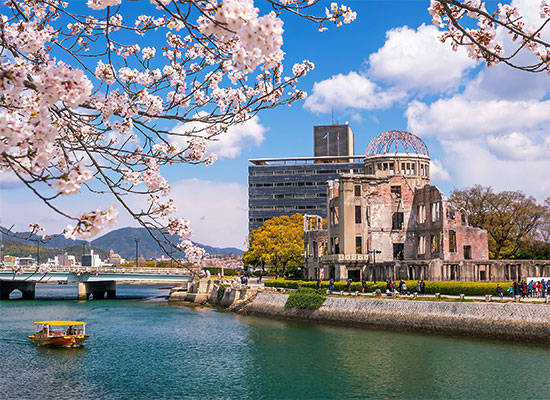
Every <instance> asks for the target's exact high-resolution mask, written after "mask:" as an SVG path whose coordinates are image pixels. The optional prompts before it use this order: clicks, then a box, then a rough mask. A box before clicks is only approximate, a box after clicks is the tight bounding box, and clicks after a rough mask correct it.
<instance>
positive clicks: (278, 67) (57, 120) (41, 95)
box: [0, 0, 356, 261]
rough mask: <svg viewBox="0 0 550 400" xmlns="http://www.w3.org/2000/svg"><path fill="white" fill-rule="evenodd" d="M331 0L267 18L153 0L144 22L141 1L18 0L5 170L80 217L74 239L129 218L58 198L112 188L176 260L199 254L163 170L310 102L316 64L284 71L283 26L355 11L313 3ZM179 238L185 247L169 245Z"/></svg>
mask: <svg viewBox="0 0 550 400" xmlns="http://www.w3.org/2000/svg"><path fill="white" fill-rule="evenodd" d="M318 2H319V0H297V1H288V0H266V1H265V2H264V3H262V8H263V11H261V10H260V9H259V8H258V7H256V6H255V4H254V0H224V1H218V0H150V1H149V2H146V1H143V2H140V3H139V13H138V14H136V7H137V3H136V2H133V1H123V0H88V1H87V3H84V2H77V1H72V2H65V1H58V0H25V1H19V0H6V1H5V2H3V6H2V9H1V10H0V20H1V23H0V172H6V171H7V172H11V173H13V174H14V175H15V176H17V178H19V180H21V181H22V182H23V184H24V185H25V186H26V187H27V188H28V189H29V190H30V193H32V194H33V195H35V196H38V198H40V199H41V200H42V201H43V202H44V203H45V204H46V205H47V206H48V207H49V208H50V209H51V210H52V211H53V212H56V213H58V214H60V215H62V216H64V217H65V218H67V219H68V222H71V225H68V226H67V227H66V228H65V230H64V233H65V235H66V236H67V237H71V238H75V237H78V238H81V239H88V238H91V237H93V236H95V235H97V234H98V233H99V232H100V231H101V230H103V229H105V228H108V227H111V226H113V225H114V224H115V223H116V219H117V215H118V211H117V209H116V208H115V205H112V206H109V207H107V208H98V209H95V210H90V211H88V212H86V213H84V214H81V215H73V214H71V213H69V212H68V211H67V210H66V209H64V208H63V207H62V206H61V205H60V203H59V201H58V199H59V198H60V197H61V196H70V195H76V194H78V193H79V192H89V193H92V194H108V195H109V196H110V197H111V198H113V199H114V201H115V203H117V204H118V206H119V208H121V209H124V210H125V211H126V212H127V213H129V214H130V215H131V216H132V217H133V218H134V219H135V220H137V222H138V223H139V224H140V225H141V226H143V227H145V228H146V229H147V230H148V232H149V233H150V235H151V236H152V237H153V238H154V239H155V240H157V241H158V243H159V245H160V246H161V248H162V249H163V250H164V252H165V253H166V254H168V255H170V254H171V253H172V251H173V250H183V251H184V252H185V254H186V257H187V259H189V260H190V261H198V260H200V259H201V257H202V256H203V254H204V251H203V250H202V249H200V248H199V247H197V246H195V245H193V243H192V242H191V241H190V239H189V238H190V236H191V234H192V231H191V227H190V221H189V220H187V219H185V218H184V217H182V216H175V215H174V214H175V213H176V212H177V210H176V207H175V206H174V201H173V199H172V198H170V197H169V196H170V185H169V184H168V182H167V181H166V179H165V178H164V177H163V176H162V175H161V170H162V169H163V168H165V167H168V166H172V165H178V164H193V165H195V164H202V165H205V166H209V165H211V164H212V163H213V162H215V161H216V158H217V156H216V155H215V154H213V153H209V152H208V143H209V141H211V140H215V138H216V136H218V135H223V134H224V133H226V132H227V131H228V129H229V128H230V127H231V126H234V125H237V124H242V123H244V122H246V121H248V120H250V119H251V118H253V117H254V116H255V115H256V114H257V113H258V112H260V111H261V110H264V109H267V108H273V107H277V106H281V105H290V104H291V103H293V102H295V101H298V100H301V99H303V98H304V97H305V93H304V92H302V91H301V90H299V89H298V88H297V86H296V85H297V83H298V81H299V80H300V79H301V78H302V77H304V76H305V75H306V74H307V72H308V71H310V70H311V69H313V68H314V65H313V63H311V62H310V61H308V60H303V61H302V62H297V63H295V64H294V65H293V66H291V67H290V68H288V67H286V68H284V69H285V71H283V60H284V54H285V53H284V51H283V48H282V45H283V33H284V29H283V18H284V17H285V15H286V16H292V17H293V18H301V19H303V20H304V21H305V22H306V21H311V22H313V25H314V26H315V27H316V28H317V29H319V30H326V29H327V27H326V25H327V24H328V23H331V24H332V23H334V24H335V25H336V26H341V25H343V24H346V23H350V22H352V21H353V20H354V19H355V17H356V13H355V12H353V11H352V10H351V9H350V8H348V7H346V6H344V5H338V4H337V3H331V4H330V7H329V8H326V9H324V10H323V7H317V8H313V7H314V6H315V5H316V3H318ZM266 9H267V10H266ZM314 10H315V11H314ZM323 11H324V12H323ZM136 15H138V16H137V17H136ZM140 198H141V199H142V201H139V200H138V199H140ZM130 200H131V201H130ZM136 204H137V205H136ZM184 211H185V210H184ZM30 222H35V221H30ZM32 228H33V233H36V232H39V231H41V227H39V226H38V225H36V224H34V225H32ZM174 234H176V235H178V236H179V238H180V240H179V242H178V243H177V245H173V243H172V242H171V241H170V240H169V238H168V237H167V236H168V235H174ZM172 247H174V248H172Z"/></svg>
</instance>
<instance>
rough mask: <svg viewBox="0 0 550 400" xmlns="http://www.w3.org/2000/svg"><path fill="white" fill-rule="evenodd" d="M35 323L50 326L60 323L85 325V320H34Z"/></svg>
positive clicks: (59, 324) (60, 324)
mask: <svg viewBox="0 0 550 400" xmlns="http://www.w3.org/2000/svg"><path fill="white" fill-rule="evenodd" d="M34 324H35V325H52V326H62V325H86V322H82V321H39V322H35V323H34Z"/></svg>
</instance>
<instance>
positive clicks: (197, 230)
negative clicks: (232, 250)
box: [170, 179, 248, 249]
mask: <svg viewBox="0 0 550 400" xmlns="http://www.w3.org/2000/svg"><path fill="white" fill-rule="evenodd" d="M170 197H172V198H173V199H174V202H175V204H176V206H177V208H178V215H182V216H184V217H185V218H187V219H189V220H190V221H191V227H192V229H193V236H192V237H191V239H192V240H193V241H195V242H199V243H203V244H208V245H212V246H217V247H237V248H241V249H242V248H243V247H244V244H243V243H244V241H245V238H246V235H247V234H248V208H247V207H248V190H247V188H246V186H244V185H241V184H239V183H234V182H212V181H205V180H200V179H185V180H182V181H179V182H176V183H174V184H173V185H172V191H171V192H170Z"/></svg>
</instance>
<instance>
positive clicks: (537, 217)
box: [450, 185, 548, 258]
mask: <svg viewBox="0 0 550 400" xmlns="http://www.w3.org/2000/svg"><path fill="white" fill-rule="evenodd" d="M450 202H451V206H452V207H454V208H456V209H458V210H460V211H462V212H465V213H466V215H467V216H468V222H469V223H470V225H472V226H476V227H479V228H483V229H486V230H487V232H488V233H489V254H490V256H491V258H514V257H519V256H521V254H525V252H526V250H528V249H530V247H532V243H533V240H535V236H536V234H537V232H538V230H539V227H541V226H542V224H543V221H544V218H545V215H546V214H547V213H548V207H545V206H542V205H539V204H537V202H536V200H535V199H534V198H533V197H530V196H529V197H528V196H526V195H525V194H524V193H522V192H520V191H504V192H500V193H495V192H493V189H492V188H491V187H490V186H489V187H484V186H481V185H475V186H473V187H471V188H468V189H463V190H455V191H453V192H452V194H451V198H450Z"/></svg>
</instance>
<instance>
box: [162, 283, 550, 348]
mask: <svg viewBox="0 0 550 400" xmlns="http://www.w3.org/2000/svg"><path fill="white" fill-rule="evenodd" d="M253 286H254V287H253V288H252V287H245V286H242V285H233V286H229V287H222V286H221V283H220V282H219V281H216V280H210V281H205V282H202V283H199V284H198V285H196V286H194V288H195V289H197V292H196V293H190V294H191V295H192V296H190V294H187V295H184V294H183V293H181V292H178V291H177V290H174V292H173V295H171V297H170V300H175V301H178V300H187V301H191V302H197V303H201V302H208V303H210V304H212V305H215V306H218V307H220V308H223V309H226V310H230V311H234V312H237V313H240V314H245V315H258V316H264V317H270V318H279V319H294V320H302V321H314V322H320V323H328V324H337V325H350V326H365V327H371V328H379V329H390V330H401V331H412V332H425V333H437V334H447V335H461V336H474V337H484V338H492V339H504V340H513V341H520V342H538V343H543V344H546V345H550V304H548V303H547V301H548V300H546V299H537V298H533V299H531V298H529V299H526V300H518V301H511V299H510V298H508V299H506V298H504V299H502V300H501V299H500V298H499V297H498V296H492V297H491V296H489V297H483V296H467V297H464V298H460V296H436V295H423V296H420V297H417V298H415V297H414V296H413V295H409V296H402V297H393V296H387V295H383V296H376V295H374V294H372V293H368V294H361V293H356V292H352V293H347V292H333V293H331V294H330V295H328V296H327V298H326V299H325V300H324V302H323V304H322V305H321V306H320V308H319V309H315V310H312V309H300V308H294V307H286V302H287V299H288V298H289V294H288V293H289V292H292V291H293V290H292V289H278V290H277V289H273V288H262V287H261V285H259V284H253ZM201 288H203V289H204V290H200V292H201V293H199V290H198V289H201ZM495 297H496V298H495Z"/></svg>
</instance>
